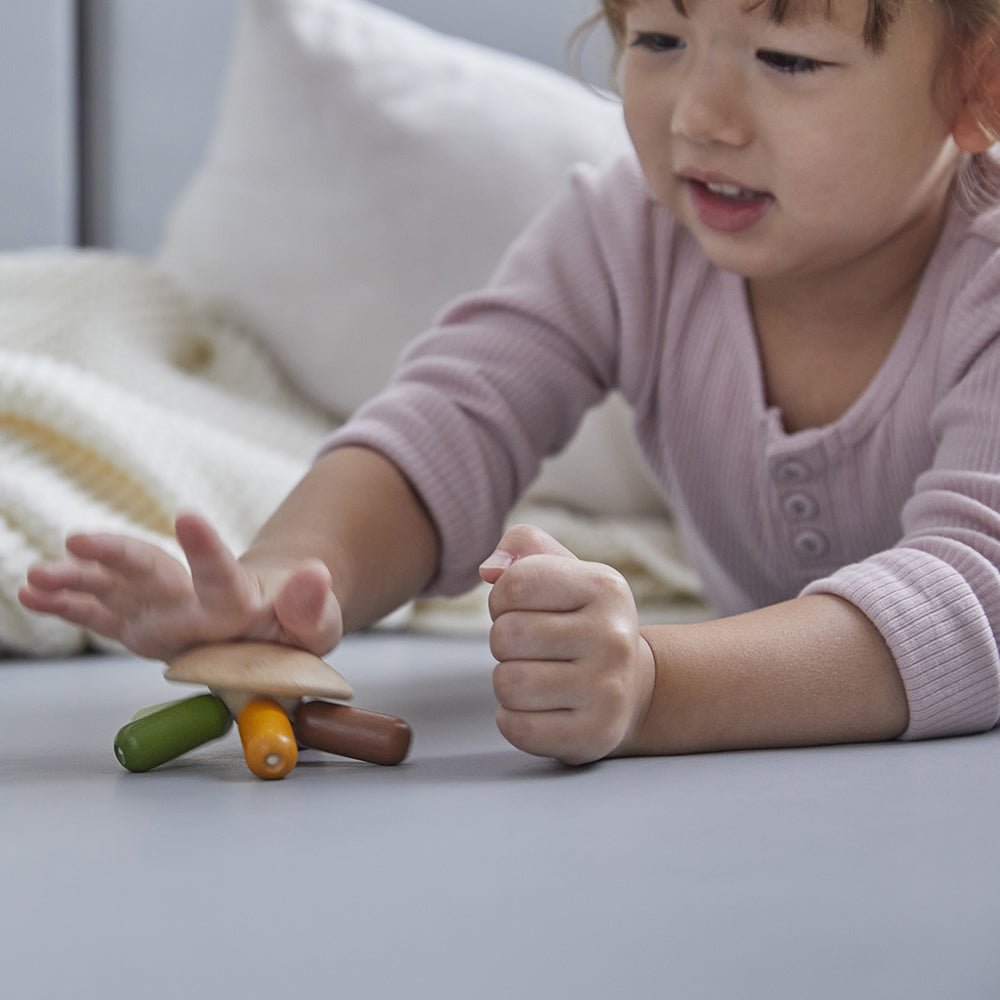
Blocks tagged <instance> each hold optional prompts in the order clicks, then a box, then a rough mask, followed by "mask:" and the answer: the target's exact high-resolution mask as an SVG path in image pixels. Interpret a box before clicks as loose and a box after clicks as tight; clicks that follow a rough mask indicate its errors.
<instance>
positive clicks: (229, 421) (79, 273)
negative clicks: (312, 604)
mask: <svg viewBox="0 0 1000 1000" xmlns="http://www.w3.org/2000/svg"><path fill="white" fill-rule="evenodd" d="M331 427H332V421H330V420H328V419H327V418H326V417H324V415H323V414H322V413H321V412H320V411H318V410H316V409H313V408H311V407H310V406H309V405H308V404H306V403H305V402H303V401H302V399H301V398H300V396H299V395H298V394H297V393H296V392H295V391H294V390H293V389H292V388H291V387H290V385H288V384H287V382H286V381H285V379H284V377H283V376H282V374H281V373H280V371H279V369H278V368H277V366H276V365H275V364H274V363H273V362H272V360H271V359H270V357H269V356H267V355H266V354H265V353H264V351H263V350H262V349H261V348H260V347H259V345H258V344H257V343H256V342H255V341H254V340H253V339H252V338H251V337H250V336H248V335H247V333H246V332H244V331H241V330H238V329H236V328H235V327H234V326H233V325H232V324H231V323H229V322H228V321H227V320H226V319H225V318H224V317H220V316H217V315H214V314H213V313H212V312H211V311H209V310H207V309H203V308H201V307H199V306H196V305H195V304H193V303H192V302H191V301H190V300H189V299H188V298H187V297H186V296H185V294H184V293H182V292H181V291H180V290H179V289H178V288H177V287H175V286H174V285H173V284H172V283H171V281H170V280H169V279H167V278H166V277H165V276H164V275H162V274H161V273H160V272H158V271H157V270H156V269H155V268H154V266H153V265H151V264H148V263H146V262H143V261H140V260H136V259H132V258H127V257H124V256H120V255H114V254H107V253H103V252H96V251H62V250H55V251H48V250H45V251H33V252H29V253H18V254H8V255H3V256H0V649H3V650H4V651H5V652H20V653H30V654H39V655H42V654H44V655H57V654H69V653H72V652H76V651H79V650H81V649H83V648H86V647H87V646H88V645H91V644H93V643H94V642H95V641H96V640H95V638H94V637H93V636H91V635H88V634H87V632H86V631H85V630H83V629H79V628H76V627H74V626H72V625H69V624H66V623H64V622H61V621H59V620H57V619H55V618H52V617H49V616H40V615H36V614H32V613H31V612H29V611H26V610H25V609H24V608H22V607H21V605H20V604H19V603H18V601H17V589H18V587H19V586H20V585H21V583H23V581H24V577H25V574H26V572H27V570H28V567H29V566H31V565H32V564H33V563H35V562H37V561H39V560H42V559H48V558H52V557H56V556H59V555H61V554H63V552H64V540H65V537H66V535H67V533H69V532H71V531H76V530H102V531H114V532H124V533H128V534H130V535H134V536H138V537H141V538H144V539H146V540H148V541H152V542H154V543H156V544H158V545H160V546H161V547H163V548H164V549H166V550H167V551H169V552H171V553H172V554H175V555H178V556H179V555H180V552H179V549H178V547H177V545H176V542H175V540H174V537H173V521H174V518H175V517H176V515H177V514H178V513H179V512H181V511H184V510H193V511H197V512H199V513H201V514H203V515H205V516H206V517H208V518H209V519H210V520H211V521H212V522H213V523H214V524H215V526H216V528H217V529H218V530H219V532H220V534H221V535H222V537H223V538H224V540H225V541H226V542H227V543H228V544H229V545H231V546H233V547H234V548H236V549H241V548H243V547H244V546H245V545H246V544H247V543H248V541H249V540H250V538H251V537H252V535H253V533H254V532H255V531H256V529H257V528H258V527H259V526H260V524H261V523H262V522H263V520H264V519H265V518H266V517H267V516H268V515H269V514H270V512H271V511H272V510H273V509H274V508H275V507H276V506H277V504H278V503H279V502H280V500H281V499H282V497H283V496H284V495H285V494H286V493H287V491H288V490H289V489H290V488H291V487H292V485H293V484H294V483H295V481H296V480H297V479H298V478H299V476H301V474H302V473H303V472H304V471H305V469H306V467H307V465H308V463H309V461H310V458H311V456H312V454H313V453H314V451H315V449H316V447H317V443H318V442H319V440H320V439H321V438H322V436H323V434H324V433H326V432H328V431H329V430H330V429H331ZM97 644H98V645H102V643H100V642H98V643H97Z"/></svg>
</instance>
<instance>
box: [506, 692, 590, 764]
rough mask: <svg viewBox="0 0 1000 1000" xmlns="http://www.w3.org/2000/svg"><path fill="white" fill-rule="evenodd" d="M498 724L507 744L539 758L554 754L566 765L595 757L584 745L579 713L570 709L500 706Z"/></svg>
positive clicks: (583, 762) (586, 761)
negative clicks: (519, 709)
mask: <svg viewBox="0 0 1000 1000" xmlns="http://www.w3.org/2000/svg"><path fill="white" fill-rule="evenodd" d="M496 723H497V728H498V729H499V730H500V734H501V735H502V736H503V737H504V739H505V740H507V742H508V743H510V744H511V745H513V746H515V747H517V749H518V750H523V751H524V752H525V753H530V754H533V755H534V756H536V757H554V758H555V759H556V760H560V761H562V762H563V763H565V764H585V763H588V762H589V761H591V760H594V759H596V758H595V755H594V754H592V753H590V752H588V750H587V748H586V747H584V746H583V745H582V743H581V740H580V736H579V733H578V731H577V730H578V725H577V719H576V713H575V712H573V711H571V710H568V709H563V710H556V711H551V712H513V711H511V710H510V709H506V708H503V707H502V706H501V707H500V708H498V709H497V713H496Z"/></svg>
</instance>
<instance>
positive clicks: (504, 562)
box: [480, 549, 514, 569]
mask: <svg viewBox="0 0 1000 1000" xmlns="http://www.w3.org/2000/svg"><path fill="white" fill-rule="evenodd" d="M513 561H514V557H513V556H512V555H511V554H510V553H509V552H504V550H503V549H495V550H494V552H493V554H492V555H491V556H489V558H487V559H486V561H485V562H482V563H480V569H506V568H507V567H508V566H509V565H510V564H511V563H512V562H513Z"/></svg>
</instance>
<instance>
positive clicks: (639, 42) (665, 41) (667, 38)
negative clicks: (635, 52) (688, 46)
mask: <svg viewBox="0 0 1000 1000" xmlns="http://www.w3.org/2000/svg"><path fill="white" fill-rule="evenodd" d="M631 45H632V48H634V49H648V50H649V51H650V52H673V51H674V50H675V49H679V48H682V47H683V45H684V43H683V42H682V41H681V40H680V39H679V38H678V37H677V36H676V35H665V34H663V33H662V32H659V31H639V32H637V33H636V36H635V38H633V39H632V42H631Z"/></svg>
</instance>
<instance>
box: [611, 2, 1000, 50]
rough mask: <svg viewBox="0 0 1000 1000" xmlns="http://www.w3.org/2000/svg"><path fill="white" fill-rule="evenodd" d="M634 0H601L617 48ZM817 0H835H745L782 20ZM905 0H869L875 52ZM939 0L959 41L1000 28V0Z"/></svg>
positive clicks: (868, 36) (869, 40) (867, 36)
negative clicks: (799, 5) (797, 5)
mask: <svg viewBox="0 0 1000 1000" xmlns="http://www.w3.org/2000/svg"><path fill="white" fill-rule="evenodd" d="M634 2H635V0H602V3H601V8H602V9H601V11H600V13H598V14H597V16H596V18H595V21H596V22H600V21H605V22H607V24H608V27H609V28H610V29H611V34H612V36H613V37H614V40H615V44H616V45H617V46H618V48H619V50H620V49H621V48H623V47H624V45H625V13H626V11H627V10H628V9H629V7H631V6H633V4H634ZM801 2H816V3H821V4H823V5H824V6H825V8H826V10H827V12H829V11H830V9H831V7H832V6H833V3H834V0H748V3H747V9H748V10H753V9H755V8H757V7H766V8H767V9H768V13H769V15H770V17H771V18H772V19H773V20H774V21H776V22H777V23H779V24H780V23H781V21H782V20H783V19H784V17H785V15H786V14H787V13H788V10H789V8H790V7H792V5H793V4H795V3H801ZM905 2H906V0H868V14H867V16H866V17H865V27H864V32H863V37H864V40H865V44H866V45H868V46H870V47H871V48H872V49H873V50H874V51H876V52H878V51H880V50H881V48H882V46H883V45H884V44H885V38H886V34H887V33H888V31H889V27H890V25H891V24H892V22H893V21H894V20H895V18H896V15H897V14H898V13H899V11H900V9H901V8H902V6H903V4H904V3H905ZM935 2H940V3H941V4H942V8H943V9H944V10H945V12H946V14H947V15H948V17H949V19H950V21H951V26H952V33H953V35H954V37H955V41H956V42H958V43H960V44H961V43H964V42H968V41H970V40H971V39H974V38H977V37H978V36H980V35H981V34H982V33H984V32H987V31H990V30H992V31H994V32H1000V2H998V0H935ZM673 4H674V6H675V7H676V8H677V10H678V11H680V12H681V13H684V0H673Z"/></svg>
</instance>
